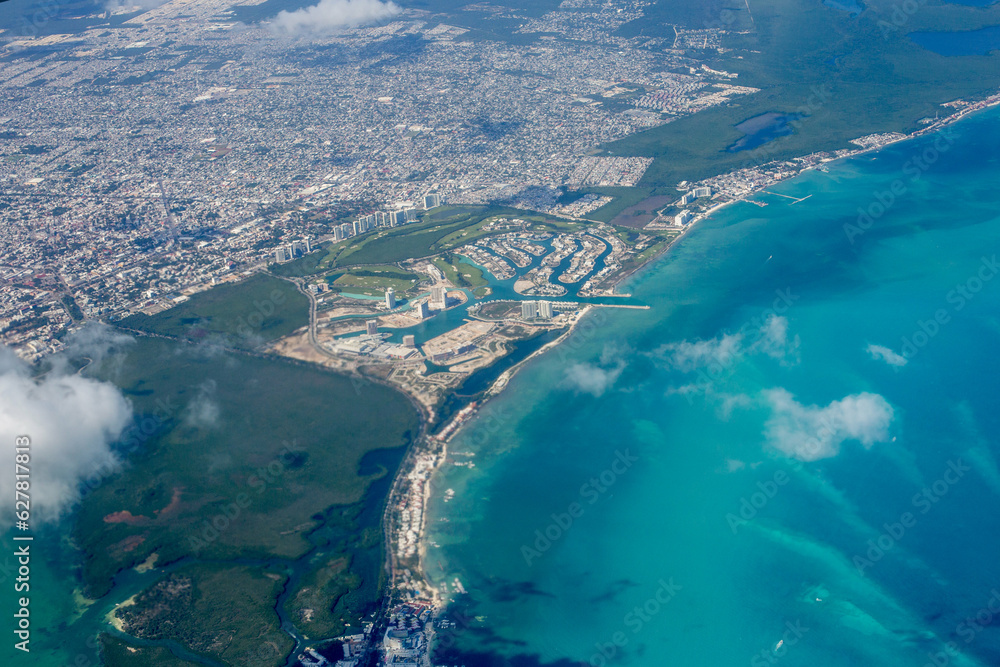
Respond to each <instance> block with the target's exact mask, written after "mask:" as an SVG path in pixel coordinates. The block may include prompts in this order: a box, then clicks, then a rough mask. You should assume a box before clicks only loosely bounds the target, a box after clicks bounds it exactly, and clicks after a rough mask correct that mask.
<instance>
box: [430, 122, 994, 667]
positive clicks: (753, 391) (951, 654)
mask: <svg viewBox="0 0 1000 667" xmlns="http://www.w3.org/2000/svg"><path fill="white" fill-rule="evenodd" d="M998 183H1000V113H998V112H997V111H996V110H993V111H988V112H984V113H981V114H978V115H976V116H973V117H971V118H969V119H966V120H964V121H962V122H961V123H959V124H956V125H954V126H952V127H951V128H949V129H948V130H947V131H946V133H944V134H939V135H930V136H926V137H922V138H920V139H917V140H913V141H909V142H905V143H901V144H897V145H894V146H892V147H890V148H888V149H886V150H884V151H882V152H879V153H875V154H866V155H862V156H858V157H856V158H853V159H850V160H846V161H841V162H837V163H833V164H831V165H830V166H829V171H828V172H818V171H815V172H810V173H808V174H805V175H803V176H801V177H799V178H797V179H795V180H793V181H789V182H787V183H785V184H783V185H781V186H779V187H777V188H774V190H775V191H777V192H780V193H783V194H787V195H792V196H795V197H805V196H806V195H811V196H810V197H809V198H808V199H806V200H805V201H801V202H799V203H794V204H792V203H790V201H791V200H789V199H783V198H780V197H768V198H767V199H766V200H765V201H767V202H768V204H769V205H768V206H767V207H766V208H759V207H756V206H753V205H750V204H737V205H734V206H731V207H728V208H726V209H724V210H722V211H721V212H719V213H718V214H717V215H715V216H714V217H713V218H711V219H709V220H707V221H704V222H702V223H699V225H698V227H697V228H696V229H694V230H693V231H692V232H691V233H690V234H689V235H688V236H687V237H686V238H685V239H684V240H683V241H682V242H681V243H680V244H679V245H678V246H677V247H675V248H674V249H672V250H671V251H670V252H669V253H668V254H667V255H666V256H665V257H663V258H662V259H660V260H659V261H658V262H656V263H655V264H654V265H652V266H650V267H649V268H648V269H647V270H645V271H644V272H643V273H641V274H640V275H638V276H636V277H634V278H633V279H632V280H631V282H630V284H628V285H626V286H625V291H628V292H631V293H632V294H633V295H634V298H635V299H638V300H639V301H641V302H644V303H648V304H649V305H651V306H652V309H651V310H648V311H634V310H632V311H629V310H612V309H603V310H598V311H596V312H594V313H592V314H591V315H589V316H588V318H587V319H586V320H585V321H584V323H583V324H582V325H581V326H580V327H579V328H578V330H577V332H576V334H575V335H574V336H573V337H572V338H571V339H570V341H568V343H567V344H565V345H563V346H562V347H560V348H558V349H556V350H555V351H554V352H550V353H548V354H547V355H544V356H542V357H540V358H538V359H537V360H536V361H533V362H532V363H530V364H529V365H528V366H527V367H526V368H525V369H523V370H522V371H521V372H520V373H519V374H518V375H517V376H516V378H515V379H514V380H513V382H512V383H511V384H510V385H509V387H508V388H507V390H506V391H505V392H504V393H503V394H502V395H501V396H500V397H499V398H497V399H495V400H493V401H492V402H490V403H489V404H487V406H486V407H484V408H483V409H482V410H481V411H480V413H479V415H478V417H477V418H476V419H475V420H473V421H472V422H470V424H469V425H468V426H467V427H466V428H465V429H464V430H463V431H462V432H461V433H460V435H459V436H458V437H457V438H456V439H455V440H454V441H453V442H452V445H451V448H450V461H451V462H466V461H472V462H474V463H475V467H473V468H470V467H466V466H454V465H446V466H445V467H443V468H442V470H441V472H440V474H439V476H438V479H437V483H438V488H437V493H436V496H435V500H434V501H433V504H432V507H431V514H430V530H429V534H428V536H427V540H428V558H427V569H428V573H429V574H430V575H431V576H432V577H433V578H435V579H436V580H437V581H438V582H439V583H440V584H441V585H442V586H444V587H445V588H446V589H447V590H448V591H449V593H450V594H451V596H452V599H453V600H454V603H455V604H454V606H453V607H452V613H453V614H454V617H455V618H456V619H457V627H456V629H454V630H450V631H446V632H445V633H444V635H443V637H442V639H441V646H442V649H441V652H440V653H439V659H438V661H437V662H436V663H435V664H448V665H453V664H454V665H459V664H465V665H469V666H472V665H498V666H499V665H513V666H517V667H521V666H527V665H559V666H560V667H568V666H569V665H593V666H595V667H601V666H603V665H650V666H661V665H696V666H713V667H714V666H723V667H726V666H730V665H734V666H735V665H750V666H751V667H756V666H758V665H775V664H780V665H787V666H790V667H791V666H803V667H806V666H808V667H841V666H844V667H846V666H852V667H856V666H858V665H902V666H911V665H912V666H914V667H921V666H923V665H934V666H937V667H941V666H943V665H958V666H973V665H976V666H983V667H985V666H988V665H997V664H1000V616H998V614H1000V467H998V463H997V459H998V456H1000V452H998V447H1000V409H998V407H1000V355H998V354H997V349H998V344H1000V278H998V276H997V273H998V272H1000V266H998V265H997V257H998V255H1000V252H998V250H1000V247H998V246H1000V187H998ZM447 489H452V490H453V491H454V498H453V499H451V500H450V501H449V502H445V500H444V497H445V490H447ZM456 577H457V578H458V580H459V581H460V582H461V584H462V586H463V587H464V589H465V590H466V591H467V593H465V594H461V593H458V592H456V587H455V585H454V580H455V578H456Z"/></svg>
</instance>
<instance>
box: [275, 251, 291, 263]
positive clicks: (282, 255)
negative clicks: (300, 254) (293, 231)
mask: <svg viewBox="0 0 1000 667" xmlns="http://www.w3.org/2000/svg"><path fill="white" fill-rule="evenodd" d="M274 259H275V261H276V262H279V263H280V262H286V261H288V260H289V259H290V258H289V257H288V256H287V251H286V250H285V249H284V248H278V249H277V250H275V251H274Z"/></svg>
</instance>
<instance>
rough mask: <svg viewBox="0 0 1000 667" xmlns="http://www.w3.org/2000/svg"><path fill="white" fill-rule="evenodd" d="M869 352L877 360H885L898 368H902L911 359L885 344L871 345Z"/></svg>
mask: <svg viewBox="0 0 1000 667" xmlns="http://www.w3.org/2000/svg"><path fill="white" fill-rule="evenodd" d="M867 352H868V354H869V355H871V358H872V359H875V360H876V361H884V362H885V363H887V364H889V365H890V366H895V367H896V368H902V367H903V366H905V365H906V364H907V363H909V360H908V359H907V358H906V357H904V356H903V355H901V354H898V353H896V352H893V351H892V350H890V349H889V348H887V347H886V346H884V345H874V344H873V345H869V346H868V348H867Z"/></svg>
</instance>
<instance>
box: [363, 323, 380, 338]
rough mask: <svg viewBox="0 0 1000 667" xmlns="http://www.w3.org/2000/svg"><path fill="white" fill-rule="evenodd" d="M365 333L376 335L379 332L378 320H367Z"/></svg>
mask: <svg viewBox="0 0 1000 667" xmlns="http://www.w3.org/2000/svg"><path fill="white" fill-rule="evenodd" d="M365 333H367V334H368V335H369V336H374V335H375V334H377V333H378V320H368V321H367V322H365Z"/></svg>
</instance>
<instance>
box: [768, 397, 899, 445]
mask: <svg viewBox="0 0 1000 667" xmlns="http://www.w3.org/2000/svg"><path fill="white" fill-rule="evenodd" d="M763 396H764V402H765V404H766V405H767V407H768V408H769V409H770V411H771V416H770V418H769V419H768V420H767V422H766V424H765V425H764V436H765V438H766V439H767V442H768V444H770V445H771V446H772V447H774V448H775V449H777V450H778V451H780V452H782V453H783V454H785V455H787V456H790V457H792V458H795V459H799V460H800V461H817V460H819V459H825V458H830V457H832V456H836V455H837V453H838V452H839V451H840V445H841V444H842V443H843V442H845V441H847V440H857V441H858V442H860V443H861V444H862V445H863V446H864V447H865V448H866V449H868V448H870V447H872V446H873V445H874V444H875V443H878V442H886V441H888V440H889V426H890V425H891V424H892V420H893V417H894V411H893V409H892V406H891V405H889V402H888V401H887V400H885V398H883V397H882V396H880V395H878V394H872V393H868V392H862V393H860V394H852V395H850V396H846V397H844V398H842V399H840V400H838V401H833V402H831V403H830V404H829V405H826V406H823V407H821V406H818V405H803V404H801V403H799V402H798V401H796V400H795V397H794V396H793V395H792V394H791V393H790V392H789V391H787V390H785V389H781V388H778V389H770V390H768V391H766V392H764V394H763Z"/></svg>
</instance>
